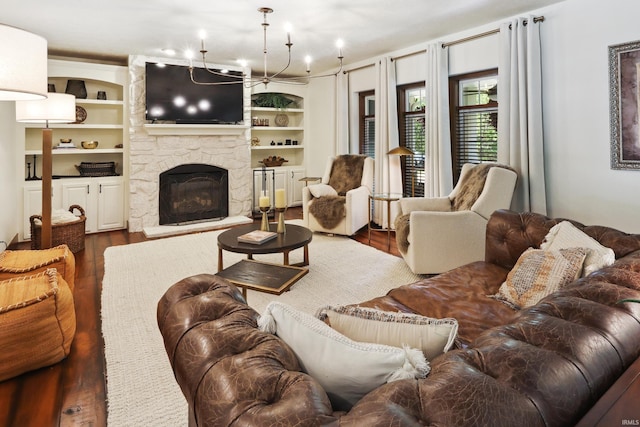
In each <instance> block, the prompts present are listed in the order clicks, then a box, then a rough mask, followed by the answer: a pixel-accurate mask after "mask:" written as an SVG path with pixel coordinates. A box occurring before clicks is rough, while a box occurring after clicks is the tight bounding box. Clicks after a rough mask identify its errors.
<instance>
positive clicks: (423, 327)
mask: <svg viewBox="0 0 640 427" xmlns="http://www.w3.org/2000/svg"><path fill="white" fill-rule="evenodd" d="M317 317H318V318H319V319H320V320H324V319H325V318H328V319H329V323H330V325H331V327H332V328H333V329H335V330H336V331H338V332H340V333H341V334H343V335H346V336H347V337H349V338H351V339H352V340H354V341H362V342H370V343H376V344H385V345H391V346H394V347H403V346H405V345H406V346H409V347H411V348H419V349H421V350H422V352H423V353H424V355H425V357H426V358H427V360H432V359H433V358H435V357H436V356H439V355H441V354H442V353H445V352H447V351H449V349H450V348H451V346H452V345H453V343H454V342H455V339H456V336H457V334H458V321H457V320H456V319H450V318H449V319H433V318H431V317H425V316H420V315H418V314H413V313H400V312H390V311H381V310H376V309H374V308H366V307H352V306H336V307H332V306H327V307H324V308H322V309H320V310H319V311H318V314H317Z"/></svg>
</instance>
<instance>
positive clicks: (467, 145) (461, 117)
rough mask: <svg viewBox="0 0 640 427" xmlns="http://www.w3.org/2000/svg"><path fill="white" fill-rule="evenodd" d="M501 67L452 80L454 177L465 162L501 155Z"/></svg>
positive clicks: (494, 159)
mask: <svg viewBox="0 0 640 427" xmlns="http://www.w3.org/2000/svg"><path fill="white" fill-rule="evenodd" d="M497 87H498V70H490V71H485V72H480V73H473V74H465V75H460V76H455V77H451V78H450V80H449V90H450V100H451V101H450V102H451V150H452V153H451V154H452V160H453V165H452V166H453V179H454V182H457V181H458V178H459V177H460V170H461V169H462V165H463V164H465V163H475V164H478V163H486V162H495V161H496V160H497V158H498V157H497V156H498V102H497V93H498V91H497Z"/></svg>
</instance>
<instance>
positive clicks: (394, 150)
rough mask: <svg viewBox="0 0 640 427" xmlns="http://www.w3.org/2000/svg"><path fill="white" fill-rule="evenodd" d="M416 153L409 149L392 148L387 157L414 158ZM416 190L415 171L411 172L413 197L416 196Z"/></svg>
mask: <svg viewBox="0 0 640 427" xmlns="http://www.w3.org/2000/svg"><path fill="white" fill-rule="evenodd" d="M415 154H416V153H414V152H413V151H411V150H410V149H408V148H407V147H402V146H400V147H396V148H392V149H391V150H389V151H388V152H387V155H391V156H413V155H415ZM414 188H415V177H414V175H413V171H412V172H411V197H413V196H414Z"/></svg>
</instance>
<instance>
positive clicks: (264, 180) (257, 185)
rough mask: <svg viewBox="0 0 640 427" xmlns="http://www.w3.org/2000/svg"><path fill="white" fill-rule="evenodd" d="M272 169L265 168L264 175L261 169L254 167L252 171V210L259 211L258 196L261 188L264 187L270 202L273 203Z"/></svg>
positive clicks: (260, 193)
mask: <svg viewBox="0 0 640 427" xmlns="http://www.w3.org/2000/svg"><path fill="white" fill-rule="evenodd" d="M273 173H274V171H273V169H265V171H264V176H263V175H262V170H261V169H255V170H254V173H253V211H254V212H259V211H260V196H261V195H262V189H263V187H264V189H265V191H266V192H267V194H269V197H271V204H272V205H273V202H274V200H273V197H274V188H273V187H274V184H273Z"/></svg>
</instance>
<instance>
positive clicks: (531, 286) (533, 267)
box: [493, 248, 587, 309]
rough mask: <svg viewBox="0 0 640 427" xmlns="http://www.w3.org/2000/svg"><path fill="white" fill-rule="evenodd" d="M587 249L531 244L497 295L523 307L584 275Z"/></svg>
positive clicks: (536, 301) (500, 298)
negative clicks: (553, 248)
mask: <svg viewBox="0 0 640 427" xmlns="http://www.w3.org/2000/svg"><path fill="white" fill-rule="evenodd" d="M586 253H587V250H586V249H583V248H570V249H560V250H559V251H549V250H547V251H544V250H542V249H534V248H529V249H527V250H526V251H524V253H523V254H522V255H520V258H518V261H517V262H516V265H515V266H514V267H513V269H512V270H511V271H510V272H509V274H508V275H507V280H506V281H505V282H504V283H503V284H502V285H501V286H500V289H499V290H498V293H497V294H496V295H493V297H494V298H496V299H499V300H503V301H505V302H507V303H509V304H511V305H513V306H514V308H517V309H520V308H525V307H529V306H532V305H535V304H537V303H538V301H540V300H541V299H542V298H544V297H545V296H547V295H549V294H552V293H553V292H555V291H557V290H558V289H560V288H562V287H563V286H565V285H568V284H569V283H571V282H573V281H574V280H575V279H577V278H578V277H579V275H580V271H581V270H582V264H583V262H584V259H585V256H586Z"/></svg>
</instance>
